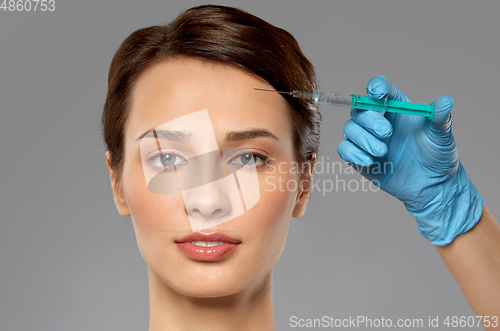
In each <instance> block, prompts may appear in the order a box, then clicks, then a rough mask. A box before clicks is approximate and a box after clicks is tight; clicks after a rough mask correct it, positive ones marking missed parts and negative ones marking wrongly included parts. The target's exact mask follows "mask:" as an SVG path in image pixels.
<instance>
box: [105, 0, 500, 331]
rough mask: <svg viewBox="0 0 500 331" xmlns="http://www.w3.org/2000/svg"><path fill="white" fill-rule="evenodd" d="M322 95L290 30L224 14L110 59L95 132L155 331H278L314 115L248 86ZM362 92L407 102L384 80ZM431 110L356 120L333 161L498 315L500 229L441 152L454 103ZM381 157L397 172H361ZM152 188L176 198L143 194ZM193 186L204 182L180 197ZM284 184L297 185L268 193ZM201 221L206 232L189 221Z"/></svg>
mask: <svg viewBox="0 0 500 331" xmlns="http://www.w3.org/2000/svg"><path fill="white" fill-rule="evenodd" d="M316 85H317V83H316V80H315V74H314V69H313V67H312V65H311V63H310V62H309V61H308V60H307V59H306V58H305V57H304V55H303V54H302V52H301V50H300V48H299V46H298V44H297V42H296V41H295V39H294V38H293V37H292V36H291V35H290V34H289V33H287V32H286V31H284V30H282V29H279V28H277V27H274V26H272V25H270V24H269V23H267V22H265V21H263V20H261V19H259V18H257V17H255V16H252V15H250V14H248V13H246V12H244V11H241V10H238V9H234V8H230V7H223V6H209V5H207V6H200V7H195V8H192V9H189V10H187V11H186V12H184V13H182V14H181V15H180V16H179V17H177V19H176V20H174V21H173V22H172V23H170V24H169V25H167V26H153V27H149V28H145V29H141V30H138V31H136V32H134V33H132V34H131V35H130V36H129V37H128V38H127V39H126V40H125V41H124V42H123V44H122V45H121V47H120V48H119V50H118V51H117V53H116V54H115V56H114V58H113V61H112V63H111V68H110V72H109V82H108V95H107V99H106V103H105V106H104V112H103V117H102V124H103V133H104V139H105V142H106V145H107V149H108V151H107V152H106V163H107V166H108V170H109V173H110V178H111V183H112V187H113V192H114V199H115V203H116V206H117V208H118V211H119V213H120V214H121V215H123V216H126V217H128V216H130V217H131V218H132V220H133V224H134V228H135V232H136V237H137V242H138V245H139V248H140V251H141V254H142V256H143V258H144V260H145V262H146V264H147V265H148V274H149V287H150V330H151V331H152V330H193V329H199V330H274V322H273V313H272V273H273V267H274V265H275V264H276V262H277V261H278V259H279V258H280V256H281V253H282V251H283V248H284V245H285V241H286V237H287V232H288V226H289V223H290V219H291V217H292V216H293V217H300V216H301V215H303V214H304V212H305V209H306V206H307V202H308V198H309V188H310V186H309V185H310V178H311V174H312V169H313V167H314V163H315V160H316V153H317V150H318V144H319V122H320V114H319V113H318V110H317V108H316V106H315V105H314V103H312V102H311V101H305V100H301V99H294V98H287V97H283V96H281V95H280V94H277V93H265V92H258V91H256V90H254V88H260V89H268V90H280V91H292V90H305V91H310V90H314V89H316ZM367 90H368V92H369V93H370V95H371V96H372V97H374V98H380V97H383V96H385V95H387V94H389V97H390V98H393V99H399V100H405V97H404V95H403V94H402V93H401V92H399V91H398V90H396V89H395V88H394V87H393V86H392V85H391V84H389V83H388V82H387V81H386V80H385V78H383V77H381V76H379V77H375V78H374V79H373V80H372V81H370V82H369V84H368V87H367ZM435 107H436V108H435V111H436V115H435V118H433V120H432V121H430V120H427V119H418V120H414V119H413V117H412V116H406V117H404V116H401V117H395V116H393V117H391V116H387V117H384V116H382V115H380V114H378V113H375V112H360V111H356V110H353V111H352V119H351V120H350V121H348V122H347V123H346V126H345V133H346V138H347V139H346V140H345V141H343V142H342V143H341V144H340V145H339V155H340V156H341V157H342V158H344V159H346V160H347V161H349V162H352V163H353V165H356V164H359V165H363V166H364V167H363V168H358V170H359V171H360V172H361V173H362V174H363V175H365V176H366V177H367V178H369V179H371V180H373V181H374V183H376V184H377V185H380V187H381V188H382V189H384V190H386V191H387V192H389V193H390V194H392V195H394V196H396V197H397V198H398V199H400V200H402V201H404V202H405V205H406V207H407V209H408V210H409V211H410V212H411V213H412V214H414V215H415V217H416V218H417V221H418V222H419V230H420V232H421V233H422V234H423V235H424V236H426V238H428V239H429V240H430V241H431V242H432V243H434V244H436V245H437V246H436V247H437V249H438V251H439V253H440V254H441V256H442V257H443V259H444V261H445V262H446V264H447V265H448V267H449V268H450V270H451V272H452V273H453V275H454V277H455V278H456V280H457V282H458V283H459V285H460V286H461V288H462V290H463V292H464V294H465V295H466V297H467V299H468V301H469V302H470V304H471V306H472V307H473V309H474V310H475V312H476V314H477V315H489V316H494V315H496V316H498V315H500V313H499V311H498V307H500V295H499V294H500V282H498V279H500V229H499V225H498V223H497V222H496V221H495V220H494V219H493V217H492V216H491V214H490V213H489V212H488V210H487V209H486V207H484V209H483V200H482V197H481V196H480V195H479V193H478V192H477V190H476V189H475V187H474V186H473V185H472V183H470V181H468V179H467V177H466V175H465V171H464V170H463V168H462V167H461V165H460V164H459V161H458V159H457V158H456V152H455V151H456V149H455V147H454V144H451V143H450V141H452V139H453V137H452V136H451V130H449V128H450V125H451V123H450V121H449V112H450V111H451V107H452V100H451V98H449V97H440V98H438V100H436V102H435ZM424 121H425V122H424ZM412 128H415V129H412ZM419 128H420V129H419ZM422 128H426V129H425V130H427V131H425V130H422ZM424 131H425V132H428V133H425V132H424ZM422 132H424V133H422ZM429 132H430V133H429ZM410 134H413V135H417V138H418V139H415V136H412V137H408V135H410ZM425 134H427V135H425ZM160 138H161V139H160ZM410 138H412V139H410ZM447 139H448V140H447ZM450 139H451V140H450ZM160 141H161V142H160ZM409 141H418V142H419V143H415V144H413V145H412V144H411V143H410V142H409ZM443 146H444V147H443ZM227 150H230V151H231V152H229V153H226V152H225V151H227ZM401 150H405V151H412V155H413V157H410V156H409V154H405V153H400V152H398V151H401ZM214 151H216V154H213V153H212V154H210V152H214ZM219 151H220V152H219ZM418 153H420V154H418ZM207 155H219V156H220V158H218V157H216V158H213V157H208V156H207ZM418 155H423V156H422V157H419V156H418ZM429 155H430V156H431V157H429ZM201 156H203V157H201ZM426 156H427V157H426ZM217 158H218V159H217ZM195 160H196V161H195ZM211 161H213V162H214V163H217V162H219V161H220V162H221V164H222V167H223V171H224V175H220V176H219V177H217V176H215V175H214V176H213V177H211V178H212V180H213V181H210V180H209V181H206V180H205V181H203V179H201V178H197V174H195V173H189V175H188V176H185V175H182V171H185V169H188V168H187V167H188V166H190V165H192V164H195V163H196V162H198V164H201V165H203V166H205V165H206V167H208V168H210V167H211V164H212V163H211ZM376 162H391V163H393V164H394V171H393V172H392V173H391V174H384V175H378V176H377V177H376V178H374V177H371V175H370V173H369V171H367V169H369V167H370V166H371V165H373V163H376ZM297 165H300V166H299V167H297ZM232 167H234V168H235V169H236V170H235V173H237V172H238V171H240V170H242V171H247V172H245V173H243V172H239V175H235V177H234V178H239V182H237V183H236V182H235V183H236V184H228V185H227V186H224V187H223V188H221V187H222V186H216V185H213V184H212V183H214V182H217V183H219V182H226V181H225V180H226V178H229V176H228V172H229V171H230V170H229V169H231V168H232ZM271 168H272V169H274V171H273V172H272V176H271V175H270V173H271V172H270V171H269V169H271ZM148 169H160V170H156V172H153V173H151V172H150V170H148ZM183 169H184V170H183ZM210 169H212V168H210ZM214 169H215V168H214ZM276 169H279V171H275V170H276ZM297 169H299V171H297ZM418 169H420V170H418ZM422 169H424V170H422ZM214 171H216V170H214ZM252 172H253V173H254V174H255V176H254V177H253V178H254V179H255V182H253V184H251V185H250V186H245V185H246V184H245V180H244V178H245V177H244V176H241V174H242V173H243V174H245V176H250V177H251V176H253V175H250V174H251V173H252ZM160 173H161V174H162V176H163V175H165V176H166V177H157V175H158V174H160ZM193 176H194V178H196V179H195V180H193ZM238 176H240V177H238ZM167 177H168V178H170V179H169V180H170V181H169V180H167V179H165V178H167ZM157 178H160V181H159V183H160V184H162V183H163V184H165V185H171V187H170V188H171V189H172V191H169V190H166V191H162V188H161V185H157V184H154V185H153V184H151V183H153V182H154V180H155V179H157ZM161 178H163V179H161ZM231 178H233V177H231ZM189 180H191V181H194V182H198V184H200V185H187V184H186V185H185V187H184V188H183V185H184V184H185V183H187V182H188V181H189ZM231 180H232V179H231ZM289 182H294V183H297V185H288V186H285V187H286V188H287V189H278V188H279V187H283V186H280V183H289ZM231 183H233V182H231ZM408 183H417V184H412V185H409V184H408ZM191 184H192V183H191ZM195 184H196V183H195ZM202 184H203V185H202ZM211 185H212V186H211ZM231 185H233V186H231ZM235 185H236V186H235ZM230 187H232V188H233V191H231V192H232V193H228V192H229V190H230ZM290 187H293V189H290ZM234 188H236V189H234ZM248 188H249V189H248ZM247 189H248V190H247ZM245 192H247V193H245ZM248 192H251V194H253V196H254V197H257V198H256V199H254V200H255V203H253V204H249V200H248V196H247V195H245V194H248ZM231 194H232V195H231ZM240 198H241V201H243V203H242V204H243V209H241V208H240V207H236V205H237V204H238V203H239V202H237V201H240V200H239V199H240ZM238 208H239V209H238ZM238 210H239V211H238ZM205 221H206V222H208V223H206V224H210V226H205V227H203V226H199V225H200V224H204V223H203V222H205ZM210 222H213V223H210ZM194 224H198V226H197V227H196V229H198V230H196V231H194V229H195V226H194ZM492 293H493V294H492Z"/></svg>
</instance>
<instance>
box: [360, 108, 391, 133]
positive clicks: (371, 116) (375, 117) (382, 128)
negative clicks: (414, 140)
mask: <svg viewBox="0 0 500 331" xmlns="http://www.w3.org/2000/svg"><path fill="white" fill-rule="evenodd" d="M351 118H352V120H353V121H354V122H356V123H357V124H359V125H360V126H362V127H363V128H365V129H366V130H367V131H368V132H370V133H371V134H373V135H374V136H375V137H378V138H387V137H390V136H391V135H392V124H391V123H390V122H389V121H388V120H387V118H385V117H384V115H382V114H381V113H379V112H378V111H369V110H362V109H357V108H351Z"/></svg>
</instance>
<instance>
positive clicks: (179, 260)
mask: <svg viewBox="0 0 500 331" xmlns="http://www.w3.org/2000/svg"><path fill="white" fill-rule="evenodd" d="M253 88H262V89H273V88H272V86H270V85H269V84H268V83H266V82H264V81H262V80H260V79H257V78H255V77H253V76H251V75H249V74H248V73H246V72H244V71H242V70H240V69H236V68H234V67H231V66H227V65H221V64H214V63H208V62H201V61H198V60H194V59H187V58H172V59H168V60H165V61H163V62H160V63H157V64H155V65H153V66H151V67H149V68H148V69H147V70H146V71H145V72H143V73H142V74H141V76H140V77H139V79H138V80H137V82H136V85H135V87H134V90H133V93H132V99H131V103H130V109H129V111H130V113H129V117H128V119H127V122H126V124H125V137H124V139H125V140H124V142H125V158H124V166H123V172H122V175H121V178H117V176H116V175H115V174H114V173H113V171H112V169H111V168H110V163H109V159H110V157H111V155H110V154H109V153H106V162H107V164H108V170H109V172H110V177H111V184H112V186H113V187H114V185H115V184H116V183H117V182H118V181H119V183H120V185H119V190H118V191H116V192H115V193H114V200H115V204H116V207H117V209H118V212H119V213H120V214H121V215H123V216H125V217H128V216H130V217H131V218H132V221H133V224H134V229H135V233H136V238H137V242H138V246H139V249H140V251H141V254H142V256H143V258H144V260H145V262H146V264H147V266H148V274H149V286H150V328H149V330H150V331H153V330H186V329H189V330H196V329H199V330H219V331H220V330H274V329H275V328H274V321H273V311H272V272H273V267H274V265H275V264H276V262H277V261H278V260H279V258H280V256H281V253H282V251H283V249H284V246H285V242H286V237H287V233H288V227H289V224H290V219H291V217H292V216H293V217H300V216H302V215H303V213H304V212H305V209H306V206H307V201H308V198H309V185H308V182H305V185H301V186H297V189H296V190H287V189H285V190H273V189H272V188H273V187H279V185H280V181H281V182H282V181H285V183H286V182H288V181H297V182H299V181H300V180H301V179H302V178H303V177H299V175H298V174H296V173H293V171H287V170H290V168H291V167H292V164H293V162H294V161H295V158H294V152H293V145H292V128H291V124H290V121H289V109H288V105H287V104H286V102H285V100H284V99H283V98H282V97H281V96H280V95H279V94H274V93H262V92H257V91H255V90H254V89H253ZM203 109H207V110H208V113H209V116H210V121H211V123H212V126H213V129H214V134H215V137H216V140H217V144H218V146H219V147H222V146H233V147H234V146H241V147H243V148H247V149H250V150H252V151H255V152H258V153H260V154H262V155H265V156H267V157H270V158H271V159H272V160H273V161H272V162H273V163H274V164H284V165H285V166H284V167H282V168H281V169H284V170H285V171H282V173H274V174H273V175H272V176H271V175H270V174H269V172H268V171H266V170H269V169H268V166H267V165H266V164H265V163H262V162H261V163H260V164H259V165H257V174H258V179H259V187H260V200H259V202H258V203H257V204H256V205H255V206H254V207H253V208H252V209H250V210H249V211H247V212H246V213H244V214H242V215H240V216H238V217H236V218H234V219H232V220H230V221H227V222H224V223H221V224H218V225H215V226H213V227H210V228H207V229H204V230H201V231H200V232H202V233H211V232H214V231H220V232H223V233H225V234H227V235H229V236H232V237H234V238H236V239H238V240H240V241H241V244H239V245H238V248H237V249H236V250H235V251H234V252H233V254H231V255H230V256H228V257H227V258H225V259H223V260H221V261H217V262H201V261H195V260H193V259H190V258H188V257H187V256H186V255H184V254H183V253H182V252H181V251H180V250H179V249H178V247H177V245H176V244H175V241H176V240H179V239H180V238H182V237H184V236H185V235H187V234H189V233H191V232H192V230H191V227H190V223H189V219H188V211H187V210H186V208H185V204H184V201H183V197H182V195H181V194H157V193H153V192H151V191H149V190H148V188H147V186H146V181H145V177H144V173H143V169H142V161H141V152H140V149H139V145H140V144H139V141H137V140H136V139H137V137H139V136H140V135H141V134H142V133H143V132H145V131H147V130H149V129H152V128H155V127H158V126H160V125H162V124H163V123H166V122H168V121H171V120H174V119H176V118H178V117H181V116H184V115H187V114H190V113H193V112H197V111H200V110H203ZM255 128H263V129H266V130H268V131H270V132H272V133H273V134H274V135H275V136H276V137H277V138H278V139H277V140H276V139H273V138H271V137H256V138H251V139H246V140H244V141H237V142H227V141H225V135H226V132H228V131H240V130H249V129H255ZM258 162H259V161H258ZM273 185H274V186H273Z"/></svg>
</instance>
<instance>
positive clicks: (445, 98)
mask: <svg viewBox="0 0 500 331" xmlns="http://www.w3.org/2000/svg"><path fill="white" fill-rule="evenodd" d="M454 104H455V102H454V101H453V98H452V97H450V96H449V95H442V96H440V97H438V98H437V99H436V100H435V101H434V114H433V116H432V119H431V121H430V122H431V123H430V126H431V128H433V129H434V130H436V131H441V132H445V131H449V129H450V128H451V110H452V108H453V105H454Z"/></svg>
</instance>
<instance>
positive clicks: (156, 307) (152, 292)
mask: <svg viewBox="0 0 500 331" xmlns="http://www.w3.org/2000/svg"><path fill="white" fill-rule="evenodd" d="M148 272H149V298H150V320H149V331H160V330H161V331H165V330H168V331H170V330H172V331H182V330H207V331H210V330H218V331H226V330H228V331H229V330H231V331H234V330H262V331H268V330H269V331H274V330H275V328H274V320H273V306H272V270H271V271H270V272H269V273H268V274H267V275H265V276H264V277H263V278H261V279H259V280H258V281H257V282H255V283H254V284H252V285H250V286H248V287H247V288H245V289H244V290H242V291H240V292H237V293H234V294H231V295H227V296H223V297H214V298H197V297H190V296H186V295H183V294H181V293H179V292H177V291H175V290H173V289H172V288H170V287H168V286H167V285H165V284H164V283H163V282H162V281H161V280H160V279H158V278H157V277H156V275H155V274H154V273H153V272H152V271H151V270H148Z"/></svg>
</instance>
